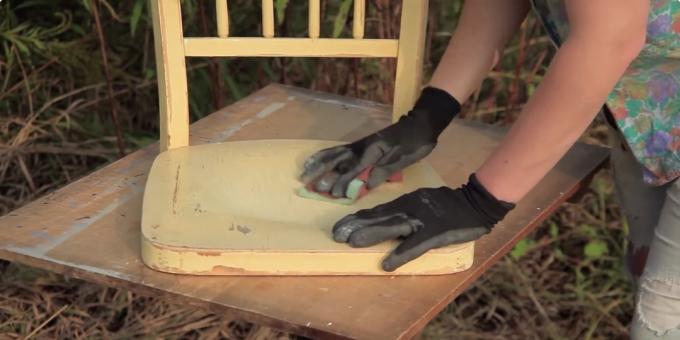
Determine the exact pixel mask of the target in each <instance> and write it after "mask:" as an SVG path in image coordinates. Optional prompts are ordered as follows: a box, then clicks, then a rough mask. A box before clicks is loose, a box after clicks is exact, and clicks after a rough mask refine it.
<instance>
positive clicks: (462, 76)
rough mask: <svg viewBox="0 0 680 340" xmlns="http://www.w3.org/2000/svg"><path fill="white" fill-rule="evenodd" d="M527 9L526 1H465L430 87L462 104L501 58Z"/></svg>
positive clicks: (528, 6)
mask: <svg viewBox="0 0 680 340" xmlns="http://www.w3.org/2000/svg"><path fill="white" fill-rule="evenodd" d="M529 8H530V4H529V1H528V0H503V1H498V0H474V1H465V4H464V7H463V11H462V13H461V15H460V19H459V21H458V26H457V27H456V30H455V31H454V33H453V36H452V37H451V40H450V41H449V45H448V47H447V48H446V51H445V52H444V55H443V56H442V58H441V60H440V61H439V64H438V65H437V68H436V69H435V71H434V74H433V75H432V79H431V80H430V86H432V87H436V88H440V89H442V90H445V91H446V92H448V93H450V94H451V95H453V96H454V97H455V98H456V99H457V100H458V101H459V102H460V103H463V102H465V101H466V100H467V99H468V97H470V95H471V94H472V93H473V92H474V91H475V90H476V89H477V88H479V86H480V85H481V83H482V80H484V78H485V77H486V76H487V74H488V73H489V71H491V69H492V68H493V66H494V65H495V64H496V63H497V62H498V60H499V59H500V58H501V56H502V55H503V50H504V48H505V45H506V44H507V43H508V41H509V40H510V38H512V36H513V35H515V33H516V32H517V29H518V28H519V26H520V25H521V24H522V22H523V21H524V18H526V15H527V12H528V11H529Z"/></svg>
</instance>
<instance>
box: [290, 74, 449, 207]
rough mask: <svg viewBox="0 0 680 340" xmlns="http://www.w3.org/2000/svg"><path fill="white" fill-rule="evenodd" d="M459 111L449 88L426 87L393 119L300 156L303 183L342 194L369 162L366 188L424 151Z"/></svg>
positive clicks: (317, 189) (422, 154)
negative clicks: (302, 158)
mask: <svg viewBox="0 0 680 340" xmlns="http://www.w3.org/2000/svg"><path fill="white" fill-rule="evenodd" d="M459 111H460V104H459V103H458V101H457V100H456V99H455V98H453V97H452V96H451V95H450V94H448V93H447V92H446V91H444V90H440V89H437V88H433V87H427V88H425V89H424V90H423V91H422V93H421V95H420V98H419V99H418V101H417V102H416V104H415V106H414V107H413V110H411V111H410V112H409V113H408V114H407V115H405V116H402V117H401V118H400V119H399V121H398V122H396V123H394V124H392V125H390V126H388V127H386V128H384V129H382V130H380V131H378V132H376V133H374V134H372V135H369V136H367V137H364V138H362V139H360V140H358V141H356V142H354V143H350V144H345V145H340V146H336V147H332V148H328V149H324V150H321V151H319V152H317V153H315V154H314V155H312V156H311V157H310V158H309V159H307V160H306V161H305V164H304V171H303V174H302V176H301V178H300V179H301V181H302V182H303V183H304V184H305V185H307V184H309V183H311V182H315V184H314V189H315V190H316V191H318V192H325V193H330V194H331V195H333V196H334V197H344V196H345V192H346V191H347V186H348V185H349V183H350V181H352V179H354V178H355V177H356V176H357V175H359V174H360V173H361V172H362V171H363V170H365V169H366V168H368V167H370V166H374V168H373V170H371V175H370V176H369V178H368V182H367V186H368V189H372V188H374V187H376V186H378V185H380V184H381V183H383V182H384V181H386V180H387V179H388V178H390V177H391V175H392V174H394V173H395V172H396V171H399V170H402V169H404V168H405V167H407V166H409V165H411V164H413V163H415V162H417V161H418V160H420V159H422V158H424V157H425V156H427V155H428V154H429V153H430V152H431V151H432V149H434V147H435V145H436V144H437V138H438V137H439V135H440V134H441V132H442V131H443V130H444V129H445V128H446V126H448V124H449V123H450V122H451V120H452V119H453V117H454V116H455V115H456V114H458V112H459Z"/></svg>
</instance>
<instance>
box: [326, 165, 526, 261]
mask: <svg viewBox="0 0 680 340" xmlns="http://www.w3.org/2000/svg"><path fill="white" fill-rule="evenodd" d="M513 207H514V204H511V203H507V202H503V201H499V200H497V199H496V198H495V197H493V195H491V194H490V193H489V192H487V191H486V189H484V187H483V186H482V185H481V183H479V182H478V181H477V179H476V177H475V175H474V174H473V175H471V176H470V180H469V181H468V183H467V184H466V185H463V186H461V187H460V188H458V189H455V190H454V189H451V188H448V187H440V188H423V189H418V190H416V191H414V192H411V193H408V194H406V195H403V196H401V197H399V198H397V199H396V200H394V201H391V202H388V203H385V204H382V205H379V206H376V207H375V208H372V209H365V210H360V211H358V212H357V213H355V214H351V215H348V216H346V217H345V218H343V219H342V220H340V221H338V223H336V224H335V226H334V227H333V238H334V239H335V241H337V242H347V243H349V245H351V246H352V247H368V246H372V245H375V244H378V243H380V242H383V241H387V240H390V239H395V238H402V239H403V242H402V243H401V244H400V245H399V246H398V247H397V248H396V249H395V250H394V251H392V253H391V254H390V255H388V256H387V258H385V260H383V263H382V268H383V269H384V270H385V271H394V270H395V269H397V268H399V267H401V266H402V265H404V264H406V263H407V262H409V261H412V260H414V259H416V258H418V257H419V256H421V255H422V254H424V253H425V252H427V251H428V250H430V249H434V248H439V247H443V246H446V245H449V244H455V243H463V242H468V241H473V240H476V239H478V238H480V237H481V236H482V235H484V234H486V233H488V232H490V231H491V228H493V226H494V225H495V224H496V223H498V222H499V221H500V220H502V219H503V217H505V215H506V214H507V213H508V211H510V210H511V209H512V208H513Z"/></svg>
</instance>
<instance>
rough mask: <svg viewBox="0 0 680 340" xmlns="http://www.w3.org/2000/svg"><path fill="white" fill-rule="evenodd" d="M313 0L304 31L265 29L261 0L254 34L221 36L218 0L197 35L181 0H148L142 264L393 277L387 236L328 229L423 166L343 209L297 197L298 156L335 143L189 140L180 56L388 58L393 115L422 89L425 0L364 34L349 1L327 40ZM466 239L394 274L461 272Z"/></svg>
mask: <svg viewBox="0 0 680 340" xmlns="http://www.w3.org/2000/svg"><path fill="white" fill-rule="evenodd" d="M319 1H320V0H311V1H310V3H309V37H308V38H275V37H274V35H275V34H274V5H273V1H272V0H263V1H262V27H263V32H262V34H263V37H261V38H260V37H258V38H252V37H249V38H244V37H230V36H229V15H228V9H227V1H226V0H217V1H216V13H217V23H218V25H217V26H218V27H217V37H200V38H186V37H184V36H183V33H182V18H181V8H180V0H158V1H151V3H152V13H153V25H154V33H155V43H156V61H157V68H158V80H159V97H160V121H161V124H160V126H161V133H160V149H161V153H160V154H159V155H158V156H157V157H156V159H155V161H154V164H153V167H152V169H151V172H150V174H149V179H148V182H147V186H146V190H145V193H144V203H143V214H142V255H143V259H144V262H145V263H146V264H147V265H148V266H150V267H152V268H154V269H157V270H161V271H167V272H174V273H187V274H198V275H257V274H268V275H290V274H293V275H347V274H355V275H356V274H359V275H363V274H366V275H380V274H390V275H392V274H394V273H385V272H383V271H382V270H381V269H380V266H379V264H380V259H381V258H382V257H383V256H385V254H386V252H388V251H389V250H390V249H392V248H393V247H394V246H395V243H394V242H392V243H390V242H387V243H384V244H380V245H377V246H374V247H370V248H365V249H352V248H350V247H349V246H347V245H346V244H338V243H335V242H333V240H332V239H331V237H330V234H331V232H330V228H331V226H332V225H333V223H334V222H335V221H337V220H338V219H340V218H341V217H343V216H345V215H347V214H349V213H352V212H354V211H356V210H358V209H362V208H368V207H372V206H375V205H377V204H380V203H384V202H386V201H389V200H392V199H394V198H396V197H398V196H400V195H401V194H404V193H406V192H409V191H413V190H415V189H417V188H419V187H426V186H441V185H444V184H445V183H444V182H443V181H442V179H441V178H440V177H439V175H438V174H437V173H436V172H435V171H434V170H433V169H432V168H431V167H430V166H429V165H427V164H426V163H425V162H421V163H419V164H417V165H414V166H412V167H410V168H409V169H407V170H406V171H405V180H404V182H403V183H399V184H388V185H384V186H383V187H381V188H378V189H377V190H375V191H373V192H372V193H371V195H369V196H367V197H366V198H362V199H361V200H359V201H358V202H356V203H355V204H353V205H352V206H343V205H338V204H334V203H328V202H320V201H314V200H309V199H304V198H300V197H297V196H296V195H295V190H296V188H297V187H299V186H300V185H301V184H300V183H299V182H298V181H297V180H296V176H297V174H299V173H300V172H301V164H302V162H303V160H304V158H305V157H307V156H309V155H311V154H312V153H313V152H315V151H318V150H320V149H322V148H325V147H329V146H332V145H337V144H339V143H340V142H338V141H321V140H317V139H304V140H281V139H272V140H257V141H255V140H251V141H240V142H226V143H212V144H205V145H194V146H190V145H189V112H188V99H187V76H186V67H185V58H186V57H208V56H210V57H215V56H218V57H245V56H255V57H275V56H290V57H343V58H344V57H352V58H374V57H381V58H385V57H388V58H397V70H396V81H395V83H396V88H395V95H394V103H393V112H392V117H393V119H397V118H398V117H399V116H400V115H402V114H404V113H406V112H407V111H408V110H409V109H410V108H411V107H412V105H413V103H414V101H415V100H416V99H417V96H418V94H419V92H420V88H421V68H422V59H423V48H424V35H425V26H426V19H427V9H428V2H427V1H426V0H408V1H404V2H403V4H402V6H403V8H402V15H401V29H400V34H399V39H365V38H364V11H365V2H364V0H355V2H354V22H353V38H352V39H327V38H321V37H320V36H319V22H320V8H319ZM299 123H300V124H304V122H303V121H302V120H301V121H300V122H299ZM321 124H328V125H331V122H326V123H323V122H321ZM272 137H273V136H272ZM473 246H474V242H469V243H465V244H462V245H454V246H449V247H446V248H442V249H437V250H433V251H431V252H429V253H428V254H426V255H425V256H423V257H421V258H419V259H418V260H416V261H413V262H411V263H409V264H407V265H405V266H403V267H402V268H400V269H399V270H398V271H397V272H396V273H397V274H442V273H451V272H456V271H460V270H464V269H467V268H469V267H470V266H471V265H472V256H473Z"/></svg>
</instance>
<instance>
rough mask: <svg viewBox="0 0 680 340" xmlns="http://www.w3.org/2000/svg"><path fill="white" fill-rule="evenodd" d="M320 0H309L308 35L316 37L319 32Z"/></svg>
mask: <svg viewBox="0 0 680 340" xmlns="http://www.w3.org/2000/svg"><path fill="white" fill-rule="evenodd" d="M320 22H321V0H309V24H308V25H309V37H310V38H312V39H316V38H318V37H319V33H320V26H321V25H320Z"/></svg>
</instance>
